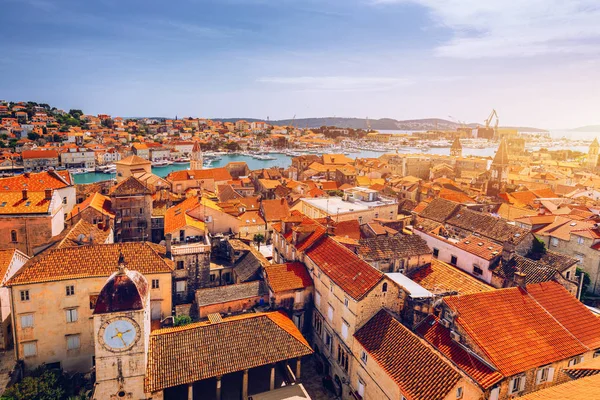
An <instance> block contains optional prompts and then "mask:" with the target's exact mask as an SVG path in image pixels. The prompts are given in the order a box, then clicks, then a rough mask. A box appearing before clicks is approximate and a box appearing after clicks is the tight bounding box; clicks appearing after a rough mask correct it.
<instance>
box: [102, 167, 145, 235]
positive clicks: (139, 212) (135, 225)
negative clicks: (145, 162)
mask: <svg viewBox="0 0 600 400" xmlns="http://www.w3.org/2000/svg"><path fill="white" fill-rule="evenodd" d="M110 201H111V207H112V210H113V212H114V213H115V241H117V242H143V241H146V240H150V238H151V237H152V232H151V230H152V224H151V219H152V193H151V192H150V190H149V189H148V188H147V187H146V186H145V185H144V184H143V183H142V182H140V181H139V180H138V179H137V178H134V177H133V176H129V177H128V178H126V179H124V180H122V181H121V182H120V183H119V184H117V186H115V187H114V188H113V190H112V192H111V193H110Z"/></svg>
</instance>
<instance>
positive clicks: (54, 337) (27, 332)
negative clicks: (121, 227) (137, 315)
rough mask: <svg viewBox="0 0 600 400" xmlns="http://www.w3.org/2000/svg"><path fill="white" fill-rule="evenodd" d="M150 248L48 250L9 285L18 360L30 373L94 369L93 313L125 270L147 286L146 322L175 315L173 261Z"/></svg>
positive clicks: (139, 245) (122, 245) (159, 248)
mask: <svg viewBox="0 0 600 400" xmlns="http://www.w3.org/2000/svg"><path fill="white" fill-rule="evenodd" d="M165 253H166V251H165V248H164V247H162V246H159V245H155V244H152V243H147V242H146V243H117V244H98V245H83V246H77V247H66V248H58V249H55V250H49V252H48V253H44V255H42V256H41V257H40V258H36V259H33V260H31V261H29V262H28V263H27V264H26V265H25V266H23V267H22V268H21V270H20V273H19V274H16V275H15V276H13V277H12V278H11V279H9V280H8V282H7V283H6V286H7V287H9V288H10V290H11V296H12V299H13V317H12V327H13V333H14V341H15V349H14V351H15V358H16V359H17V360H22V361H23V362H24V364H25V367H26V368H27V369H29V368H35V367H37V366H39V365H41V364H43V363H45V364H46V365H50V366H60V367H61V368H63V369H64V370H65V371H69V372H87V371H89V370H90V368H92V366H93V365H94V356H95V343H94V335H93V333H92V332H93V329H92V327H93V324H94V321H93V320H92V318H93V311H94V308H95V305H96V301H97V299H98V295H99V294H100V292H101V290H102V288H103V287H104V284H105V282H106V279H107V277H109V276H110V275H111V274H112V273H113V272H114V271H116V270H117V266H119V265H120V264H123V263H125V265H126V266H128V267H130V268H132V269H135V270H137V271H139V272H140V273H141V274H143V275H144V276H145V277H146V279H147V280H148V282H149V287H148V293H149V298H150V304H149V308H148V313H149V315H148V317H149V319H150V320H151V321H153V323H154V324H158V325H160V320H162V319H163V318H165V317H167V316H170V315H171V307H172V302H171V275H172V272H173V264H172V261H171V260H169V259H167V258H166V254H165Z"/></svg>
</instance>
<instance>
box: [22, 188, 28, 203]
mask: <svg viewBox="0 0 600 400" xmlns="http://www.w3.org/2000/svg"><path fill="white" fill-rule="evenodd" d="M21 193H23V200H27V189H23V190H22V191H21Z"/></svg>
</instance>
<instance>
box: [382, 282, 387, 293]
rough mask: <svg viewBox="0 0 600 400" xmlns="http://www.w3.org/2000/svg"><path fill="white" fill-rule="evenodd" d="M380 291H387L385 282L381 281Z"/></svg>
mask: <svg viewBox="0 0 600 400" xmlns="http://www.w3.org/2000/svg"><path fill="white" fill-rule="evenodd" d="M381 291H382V292H383V293H385V292H387V282H383V286H382V287H381Z"/></svg>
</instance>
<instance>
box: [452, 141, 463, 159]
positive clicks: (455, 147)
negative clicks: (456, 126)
mask: <svg viewBox="0 0 600 400" xmlns="http://www.w3.org/2000/svg"><path fill="white" fill-rule="evenodd" d="M450 155H451V156H452V157H462V144H460V139H459V138H458V136H457V137H456V138H455V139H454V143H452V147H450Z"/></svg>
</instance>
